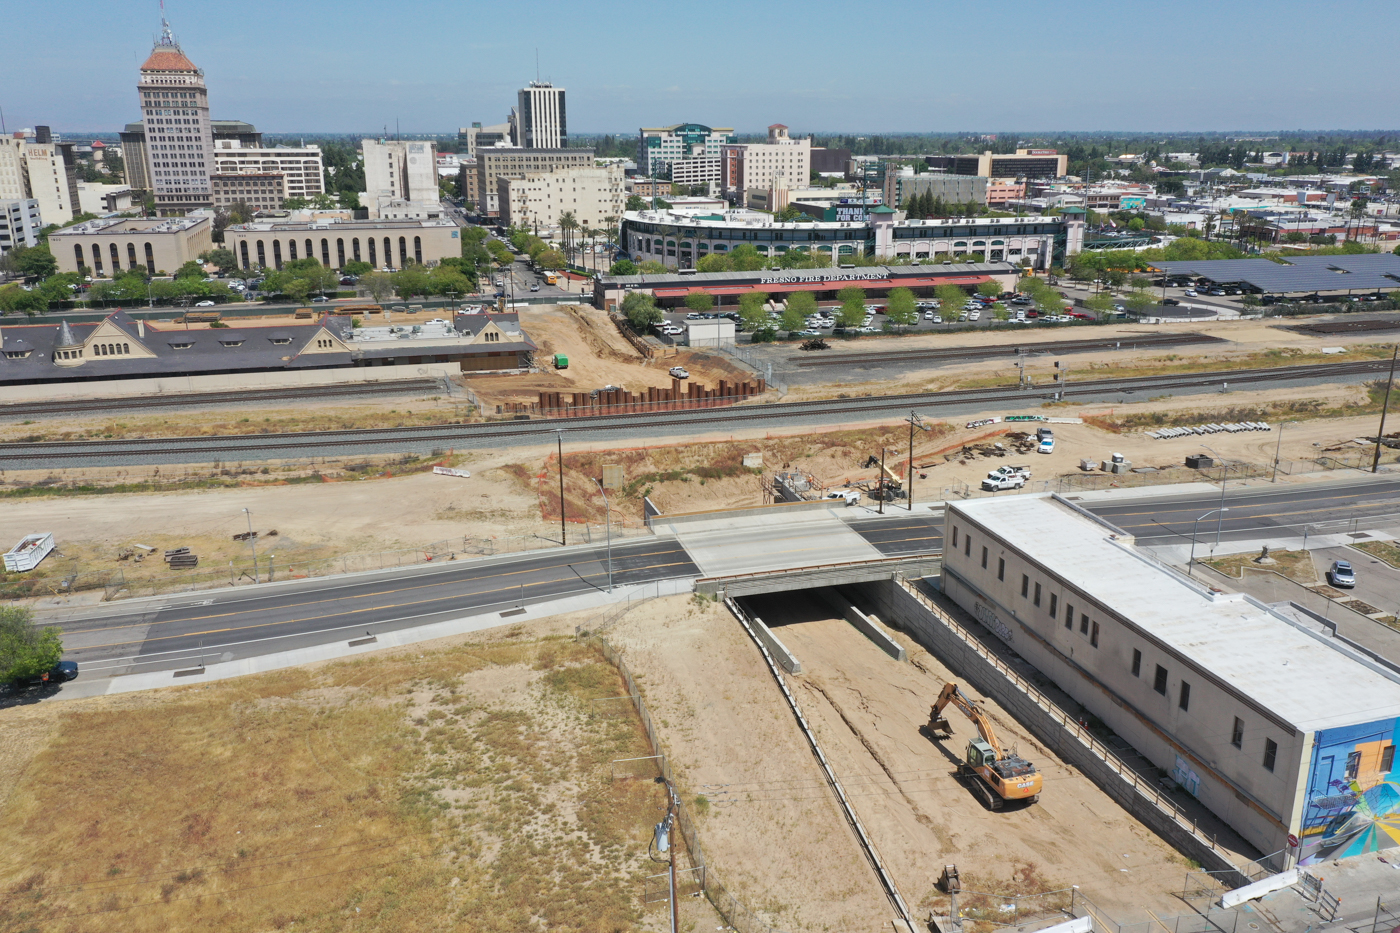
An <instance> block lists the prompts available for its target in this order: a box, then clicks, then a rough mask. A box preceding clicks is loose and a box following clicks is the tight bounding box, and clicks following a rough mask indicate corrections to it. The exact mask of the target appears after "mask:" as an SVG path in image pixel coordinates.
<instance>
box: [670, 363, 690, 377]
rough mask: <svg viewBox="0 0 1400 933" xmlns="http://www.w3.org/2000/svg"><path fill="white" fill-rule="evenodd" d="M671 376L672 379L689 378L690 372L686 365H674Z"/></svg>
mask: <svg viewBox="0 0 1400 933" xmlns="http://www.w3.org/2000/svg"><path fill="white" fill-rule="evenodd" d="M671 378H672V379H689V378H690V372H689V371H688V370H687V369H686V368H685V367H684V366H672V367H671Z"/></svg>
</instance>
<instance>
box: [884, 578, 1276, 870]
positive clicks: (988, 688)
mask: <svg viewBox="0 0 1400 933" xmlns="http://www.w3.org/2000/svg"><path fill="white" fill-rule="evenodd" d="M856 589H857V592H858V593H859V594H860V596H861V597H862V599H864V600H865V601H866V602H867V603H869V604H871V605H874V606H875V607H876V609H877V610H879V612H880V616H881V618H883V619H884V620H885V621H886V623H887V624H891V625H897V626H898V627H899V628H901V629H903V630H904V631H905V632H907V633H908V634H909V635H911V636H912V637H913V638H915V639H916V640H917V641H918V642H919V643H920V644H922V645H923V646H924V647H925V648H927V649H928V650H929V651H930V652H932V653H933V654H934V655H935V656H936V657H937V658H938V659H939V660H940V661H942V662H943V663H944V664H946V665H947V666H948V668H949V670H951V671H953V672H954V673H955V674H957V675H958V677H960V678H962V679H963V680H965V681H966V682H967V683H968V684H970V685H972V686H973V687H975V688H976V689H977V690H978V691H980V692H981V693H983V694H984V695H986V696H989V697H991V698H992V699H993V700H995V701H996V702H997V704H998V705H999V706H1001V708H1002V709H1004V710H1006V711H1007V713H1009V714H1010V715H1011V716H1013V717H1014V718H1015V719H1016V721H1017V722H1019V723H1020V724H1021V725H1023V726H1025V727H1026V728H1027V729H1029V730H1030V731H1031V733H1032V734H1034V735H1035V736H1036V738H1037V739H1039V740H1040V741H1041V742H1043V743H1044V744H1045V745H1046V746H1047V747H1049V748H1051V749H1053V750H1054V751H1055V753H1056V754H1057V755H1059V756H1060V758H1061V759H1062V760H1064V761H1066V762H1068V763H1069V764H1071V765H1073V766H1074V767H1076V768H1078V769H1079V770H1080V771H1081V772H1083V774H1084V775H1085V776H1086V777H1087V778H1089V780H1091V781H1093V782H1094V783H1095V784H1096V785H1097V786H1098V787H1099V789H1100V790H1102V791H1103V792H1104V793H1106V794H1108V796H1109V797H1111V798H1113V799H1114V800H1115V801H1116V802H1117V803H1118V804H1119V805H1120V806H1122V807H1123V809H1125V810H1127V811H1128V812H1129V813H1131V814H1132V815H1133V816H1134V817H1135V818H1136V819H1138V820H1139V821H1140V822H1142V823H1143V824H1144V825H1145V826H1147V827H1148V828H1149V829H1151V830H1152V831H1153V832H1155V833H1156V834H1157V835H1158V836H1160V837H1161V838H1162V839H1163V840H1164V841H1165V842H1166V843H1167V844H1168V845H1170V846H1172V847H1173V848H1175V849H1176V850H1177V851H1178V852H1180V853H1182V854H1183V855H1185V856H1187V857H1188V858H1193V859H1195V860H1196V861H1197V862H1198V863H1199V864H1200V865H1201V867H1202V868H1204V869H1206V870H1207V871H1211V872H1219V873H1221V874H1218V875H1217V877H1218V878H1220V880H1221V881H1224V882H1226V883H1228V884H1231V885H1233V886H1235V887H1239V886H1243V885H1246V884H1249V883H1250V882H1251V880H1252V879H1251V877H1250V876H1249V875H1248V874H1247V873H1246V872H1245V871H1244V870H1242V869H1241V868H1240V867H1239V866H1238V865H1236V864H1234V863H1233V862H1232V861H1231V860H1230V858H1229V857H1228V855H1227V854H1226V853H1225V852H1224V851H1222V850H1220V849H1218V848H1217V847H1216V846H1215V845H1214V844H1213V843H1212V841H1211V840H1210V839H1207V838H1205V837H1203V836H1201V835H1200V834H1198V833H1197V832H1195V831H1194V829H1193V827H1192V825H1191V824H1190V823H1189V821H1188V822H1186V823H1185V824H1183V822H1182V820H1181V819H1179V818H1178V817H1177V816H1176V815H1174V814H1173V813H1172V812H1171V811H1170V810H1168V809H1166V808H1165V805H1163V804H1159V803H1157V802H1156V801H1157V800H1159V799H1160V798H1161V794H1160V793H1159V792H1158V791H1157V789H1156V788H1155V787H1153V786H1151V785H1150V783H1149V782H1147V781H1146V780H1145V779H1143V778H1141V777H1140V776H1138V775H1137V774H1136V773H1135V772H1132V771H1131V769H1129V768H1126V766H1123V765H1121V764H1115V762H1114V760H1113V759H1112V758H1111V757H1110V755H1109V753H1108V752H1107V750H1106V749H1102V748H1096V745H1100V744H1101V743H1097V740H1095V739H1093V738H1092V736H1088V733H1087V731H1086V730H1082V729H1081V730H1079V731H1078V732H1072V731H1071V730H1070V729H1069V728H1067V725H1066V723H1067V722H1069V721H1070V717H1069V716H1068V714H1065V713H1063V711H1060V715H1059V716H1057V715H1056V713H1055V707H1054V705H1053V704H1052V703H1051V701H1050V700H1049V699H1048V698H1045V697H1043V696H1039V695H1033V694H1032V693H1031V692H1029V690H1030V688H1027V687H1023V686H1022V685H1021V684H1019V683H1017V682H1016V680H1014V679H1013V678H1012V676H1010V675H1009V674H1008V673H1007V671H1006V670H1003V669H1002V668H1001V667H998V666H997V662H995V661H994V660H992V658H991V656H989V655H988V654H984V653H983V651H979V650H978V649H977V648H976V647H974V646H973V644H971V643H970V641H969V640H967V639H964V638H963V637H962V635H961V634H960V633H958V632H957V631H955V630H954V629H953V628H952V624H955V623H949V622H946V621H944V619H943V618H941V617H940V616H939V614H937V613H935V612H934V611H932V610H930V609H929V608H928V607H927V606H925V605H924V604H923V603H922V602H920V600H919V598H918V597H916V596H915V595H914V594H913V593H911V592H910V591H909V590H907V589H905V587H904V585H902V581H899V580H891V581H889V582H881V583H866V584H861V585H859V586H858V587H857V588H856ZM1008 670H1009V669H1008Z"/></svg>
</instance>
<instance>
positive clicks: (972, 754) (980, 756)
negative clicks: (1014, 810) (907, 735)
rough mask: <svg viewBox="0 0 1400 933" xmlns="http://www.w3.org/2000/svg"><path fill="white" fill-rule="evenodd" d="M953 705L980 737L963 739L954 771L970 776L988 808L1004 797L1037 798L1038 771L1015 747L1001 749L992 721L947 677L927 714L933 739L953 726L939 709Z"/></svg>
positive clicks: (1003, 801)
mask: <svg viewBox="0 0 1400 933" xmlns="http://www.w3.org/2000/svg"><path fill="white" fill-rule="evenodd" d="M950 704H951V705H953V706H956V707H957V708H958V709H959V710H961V711H962V714H963V715H964V716H966V717H967V718H968V719H970V720H972V724H973V725H975V726H976V727H977V732H978V735H979V736H980V738H976V739H973V740H972V741H970V742H968V743H967V758H966V760H965V761H961V762H959V763H958V774H959V775H961V776H963V777H970V778H973V779H974V780H973V781H972V786H973V788H974V789H975V790H976V791H977V794H978V796H980V797H981V798H982V802H983V803H985V804H986V805H987V809H988V810H1000V809H1001V808H1002V807H1003V806H1005V805H1006V802H1007V801H1014V800H1024V801H1025V802H1026V803H1028V804H1031V803H1035V802H1036V801H1037V800H1038V799H1040V785H1041V776H1040V772H1039V771H1038V770H1036V767H1035V765H1033V764H1031V763H1030V762H1029V761H1027V760H1026V759H1024V758H1022V757H1021V756H1020V755H1018V754H1016V752H1015V750H1012V751H1011V752H1010V753H1007V752H1006V751H1004V750H1003V749H1002V747H1001V743H1000V742H998V741H997V735H996V732H995V731H994V730H993V729H992V722H991V720H990V719H989V718H988V717H987V714H986V713H984V712H983V711H982V708H981V707H980V706H978V705H977V704H976V703H975V702H973V701H972V700H971V699H970V698H969V697H968V695H967V694H965V693H963V692H962V688H961V687H959V686H958V685H957V684H956V683H953V682H952V681H949V683H948V684H947V685H946V686H945V687H944V688H943V692H942V693H940V694H939V695H938V702H937V703H935V704H933V711H932V712H931V713H930V714H929V720H928V731H929V734H930V735H932V736H933V737H934V738H935V739H944V738H948V737H949V736H951V735H952V734H953V727H952V726H951V725H950V724H949V722H948V720H947V719H946V718H944V716H943V711H944V710H945V709H947V708H948V706H949V705H950Z"/></svg>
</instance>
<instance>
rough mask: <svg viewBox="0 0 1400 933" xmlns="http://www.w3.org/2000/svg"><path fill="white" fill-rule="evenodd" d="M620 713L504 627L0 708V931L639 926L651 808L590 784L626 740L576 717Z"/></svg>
mask: <svg viewBox="0 0 1400 933" xmlns="http://www.w3.org/2000/svg"><path fill="white" fill-rule="evenodd" d="M511 635H514V636H515V637H513V638H512V637H511ZM621 693H625V690H623V688H622V682H621V680H620V678H619V677H618V675H617V673H616V671H615V669H614V668H613V667H612V666H611V665H609V664H608V663H607V662H606V661H605V660H604V659H603V658H602V657H601V655H599V654H598V653H597V651H596V650H594V649H593V648H590V647H587V646H585V645H580V644H577V643H575V642H573V641H572V640H567V639H562V638H557V637H555V638H542V639H532V638H528V637H526V636H525V635H524V632H523V630H519V629H517V630H514V631H513V632H508V633H505V635H504V637H497V638H496V639H495V640H489V641H478V642H473V643H468V644H460V645H457V646H453V647H448V648H442V649H426V648H416V649H411V650H405V651H402V652H399V653H396V654H390V655H387V656H384V655H381V656H376V657H373V658H369V659H365V660H358V661H354V662H345V663H336V664H331V665H326V666H323V667H321V668H319V669H316V670H288V671H283V672H278V673H272V674H266V675H258V676H253V677H247V678H242V679H239V680H236V681H228V682H225V683H220V684H211V685H209V686H200V687H187V688H179V689H168V690H163V691H152V692H148V693H142V694H132V695H126V696H121V697H110V698H106V697H104V698H97V699H92V700H78V701H72V702H68V703H46V704H41V705H37V706H29V707H16V708H11V709H8V710H4V711H0V730H3V732H4V734H5V735H6V736H7V737H8V740H7V742H6V753H5V756H4V757H5V758H6V759H7V761H6V764H5V765H4V766H3V767H0V838H4V839H5V840H6V845H5V847H4V854H3V855H0V930H5V931H29V930H34V931H39V930H42V931H46V933H47V931H90V930H91V931H96V930H113V929H120V930H124V931H132V933H139V931H157V930H160V931H164V930H179V929H183V930H195V929H198V930H216V931H265V930H284V929H285V930H292V929H295V930H337V931H341V930H363V931H377V930H386V931H387V930H395V931H397V930H405V929H410V930H415V931H421V930H448V929H451V930H480V931H502V933H504V931H512V933H514V931H520V930H529V929H548V930H579V931H594V930H608V931H612V930H631V929H640V928H648V927H652V926H655V925H657V923H658V922H659V918H660V915H661V914H662V913H663V912H664V907H663V906H661V905H656V906H652V907H648V908H646V909H645V910H644V909H643V905H642V903H641V887H642V881H641V879H642V878H643V877H644V876H647V875H652V874H656V873H657V872H659V871H661V870H662V866H660V865H657V864H654V863H652V862H650V861H649V860H648V851H647V849H648V843H649V841H650V830H651V826H652V824H653V823H655V822H656V821H657V820H658V819H659V818H660V810H659V809H658V808H659V807H660V806H661V805H662V803H663V800H664V792H663V789H662V788H661V787H659V786H658V785H656V784H654V783H653V782H652V781H650V780H621V781H616V782H614V781H613V780H612V778H611V773H610V766H609V765H610V762H611V761H612V760H613V759H617V758H627V757H634V756H644V755H647V754H648V753H649V752H648V750H647V744H646V739H645V736H644V734H643V732H642V731H641V728H640V726H639V724H638V722H637V720H636V719H635V717H634V716H631V715H608V716H594V715H593V712H592V710H591V707H592V705H593V704H591V703H590V700H592V699H594V698H601V697H615V696H618V695H619V694H621ZM687 907H690V905H687ZM691 909H692V910H693V909H694V908H691ZM653 914H655V915H656V916H652V915H653Z"/></svg>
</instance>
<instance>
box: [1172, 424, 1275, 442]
mask: <svg viewBox="0 0 1400 933" xmlns="http://www.w3.org/2000/svg"><path fill="white" fill-rule="evenodd" d="M1272 430H1273V428H1272V427H1270V426H1269V424H1268V422H1265V421H1232V422H1230V423H1228V424H1198V425H1196V426H1195V427H1190V428H1162V429H1161V430H1159V431H1148V432H1147V436H1148V437H1150V438H1152V439H1153V440H1157V441H1161V440H1166V439H1168V438H1172V437H1186V436H1187V435H1189V434H1220V433H1222V432H1223V433H1228V434H1239V433H1240V432H1241V431H1272Z"/></svg>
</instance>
